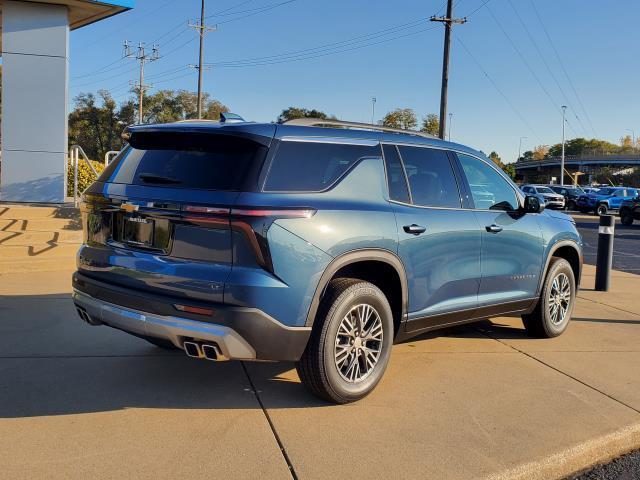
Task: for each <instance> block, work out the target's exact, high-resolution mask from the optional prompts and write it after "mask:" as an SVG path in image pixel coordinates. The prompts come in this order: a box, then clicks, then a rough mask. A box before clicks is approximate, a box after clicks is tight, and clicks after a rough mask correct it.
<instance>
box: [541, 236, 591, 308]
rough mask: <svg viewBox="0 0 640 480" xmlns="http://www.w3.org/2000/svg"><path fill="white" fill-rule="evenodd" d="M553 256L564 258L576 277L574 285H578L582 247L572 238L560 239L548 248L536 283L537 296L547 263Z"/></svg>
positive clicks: (580, 272)
mask: <svg viewBox="0 0 640 480" xmlns="http://www.w3.org/2000/svg"><path fill="white" fill-rule="evenodd" d="M553 257H560V258H564V259H565V260H566V261H568V262H569V264H570V265H571V270H573V275H574V277H575V279H576V287H577V286H578V285H580V276H581V275H582V249H581V248H580V246H579V245H578V244H577V243H576V242H574V241H572V240H560V241H558V242H556V243H555V244H554V245H553V246H552V247H551V248H550V249H549V253H548V254H547V258H546V260H545V264H544V269H543V270H542V272H543V274H542V275H540V282H539V283H538V292H537V294H538V296H539V295H540V291H541V289H542V285H543V284H544V281H545V278H546V277H547V271H548V270H549V263H551V259H552V258H553Z"/></svg>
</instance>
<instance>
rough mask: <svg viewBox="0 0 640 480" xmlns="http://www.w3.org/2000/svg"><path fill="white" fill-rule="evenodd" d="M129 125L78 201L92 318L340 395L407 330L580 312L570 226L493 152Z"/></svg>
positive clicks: (578, 256)
mask: <svg viewBox="0 0 640 480" xmlns="http://www.w3.org/2000/svg"><path fill="white" fill-rule="evenodd" d="M224 118H225V115H223V120H224ZM125 136H126V137H127V140H128V145H127V146H126V147H125V148H124V149H123V151H122V152H120V153H119V154H118V156H117V157H116V158H115V159H114V160H113V161H112V162H111V163H110V164H109V165H108V166H107V167H106V168H105V170H104V172H103V173H102V175H101V176H100V178H99V179H98V180H97V181H96V182H95V183H94V184H93V185H92V186H91V187H89V189H88V190H87V191H85V193H84V198H83V204H82V215H83V217H82V218H83V220H82V222H83V227H84V242H83V245H82V247H81V248H80V251H79V252H78V255H77V267H78V270H77V272H75V274H74V275H73V288H74V294H73V299H74V302H75V305H76V309H77V312H78V314H79V316H80V317H81V318H82V319H83V320H84V321H85V322H86V323H88V324H90V325H106V326H110V327H113V328H117V329H119V330H122V331H125V332H128V333H130V334H132V335H135V336H138V337H141V338H143V339H145V340H147V341H149V342H150V343H152V344H153V345H157V346H158V347H162V348H177V349H181V350H184V351H185V353H186V354H187V355H188V356H190V357H194V358H198V359H203V360H204V359H206V360H216V361H220V360H272V361H273V360H276V361H277V360H280V361H293V362H295V364H296V369H297V371H298V374H299V376H300V379H301V380H302V383H303V384H304V385H305V386H306V387H307V388H308V389H309V390H310V391H311V392H313V393H314V394H316V395H317V396H319V397H321V398H323V399H325V400H329V401H331V402H336V403H347V402H352V401H355V400H358V399H360V398H362V397H364V396H365V395H367V394H368V393H369V392H371V391H372V390H373V389H374V388H375V386H376V385H377V384H378V382H379V381H380V379H381V378H382V376H383V374H384V372H385V369H386V367H387V364H388V361H389V357H390V355H391V351H392V348H391V347H392V345H393V343H394V342H396V341H403V340H406V339H408V338H411V337H414V336H416V335H419V334H421V333H424V332H427V331H431V330H434V329H437V328H442V327H448V326H451V325H457V324H462V323H467V322H473V321H477V320H484V319H486V318H490V317H495V316H500V315H504V314H508V315H519V316H521V317H522V319H523V322H524V326H525V328H526V331H527V332H528V333H529V334H530V335H531V336H535V337H547V338H549V337H556V336H558V335H560V334H562V333H563V332H564V331H565V330H566V328H567V326H568V324H569V321H570V318H571V313H572V309H573V306H574V303H575V299H576V292H577V288H578V284H579V280H580V272H581V268H582V239H581V238H580V234H579V233H578V231H577V229H576V225H575V222H574V221H573V220H572V219H571V217H569V216H568V215H565V214H564V213H561V212H554V211H549V210H545V208H544V204H541V203H540V202H539V201H538V199H537V198H536V197H533V196H526V195H524V194H523V193H522V192H521V191H520V190H519V189H518V188H517V187H516V185H515V184H514V183H513V182H512V181H511V180H510V179H509V177H508V176H507V175H505V173H504V172H503V171H502V170H501V169H500V168H497V167H496V165H495V164H494V163H493V162H492V161H491V160H489V159H488V158H487V157H486V156H485V155H484V154H482V153H481V152H478V151H476V150H473V149H471V148H468V147H465V146H462V145H457V144H453V143H449V142H445V141H442V140H439V139H437V138H433V137H431V136H428V135H426V134H421V133H419V132H408V131H401V130H396V129H388V128H385V127H380V126H376V125H365V124H355V123H349V122H340V121H337V120H335V121H333V120H314V119H299V120H293V121H290V122H287V123H285V124H271V123H251V122H241V121H240V122H235V123H229V122H226V121H223V122H220V123H218V122H211V121H198V122H178V123H170V124H162V125H136V126H131V127H128V128H127V130H126V132H125ZM413 374H414V373H412V375H413ZM170 375H171V372H168V373H167V382H171V381H172V379H171V378H169V376H170ZM416 381H420V380H418V379H416ZM392 384H393V382H392ZM159 388H161V387H159ZM222 394H224V393H222Z"/></svg>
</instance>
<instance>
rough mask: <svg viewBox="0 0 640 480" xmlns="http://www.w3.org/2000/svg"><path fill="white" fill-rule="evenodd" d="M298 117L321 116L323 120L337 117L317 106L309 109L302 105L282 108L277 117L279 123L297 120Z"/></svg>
mask: <svg viewBox="0 0 640 480" xmlns="http://www.w3.org/2000/svg"><path fill="white" fill-rule="evenodd" d="M296 118H319V119H322V120H326V119H328V118H330V119H335V118H336V117H335V116H333V115H327V114H326V113H324V112H323V111H321V110H316V109H315V108H313V109H311V110H309V109H306V108H301V107H289V108H285V109H284V110H282V112H281V113H280V115H278V118H277V119H276V122H277V123H284V122H288V121H289V120H295V119H296Z"/></svg>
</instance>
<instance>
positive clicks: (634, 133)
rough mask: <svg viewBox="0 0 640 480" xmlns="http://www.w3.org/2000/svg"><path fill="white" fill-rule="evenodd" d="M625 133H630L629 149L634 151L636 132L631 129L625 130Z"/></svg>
mask: <svg viewBox="0 0 640 480" xmlns="http://www.w3.org/2000/svg"><path fill="white" fill-rule="evenodd" d="M627 132H631V147H632V148H633V149H634V150H635V149H636V131H635V130H633V129H632V128H627Z"/></svg>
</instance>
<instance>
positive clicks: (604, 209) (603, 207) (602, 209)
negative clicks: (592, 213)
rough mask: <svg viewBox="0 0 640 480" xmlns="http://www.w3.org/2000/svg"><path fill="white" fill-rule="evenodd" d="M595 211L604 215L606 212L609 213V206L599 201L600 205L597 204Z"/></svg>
mask: <svg viewBox="0 0 640 480" xmlns="http://www.w3.org/2000/svg"><path fill="white" fill-rule="evenodd" d="M596 213H597V214H598V215H606V214H607V213H609V207H607V205H606V204H605V203H601V204H600V205H598V208H596Z"/></svg>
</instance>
